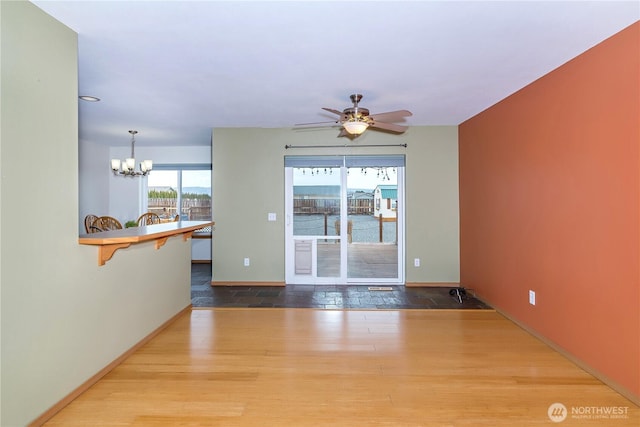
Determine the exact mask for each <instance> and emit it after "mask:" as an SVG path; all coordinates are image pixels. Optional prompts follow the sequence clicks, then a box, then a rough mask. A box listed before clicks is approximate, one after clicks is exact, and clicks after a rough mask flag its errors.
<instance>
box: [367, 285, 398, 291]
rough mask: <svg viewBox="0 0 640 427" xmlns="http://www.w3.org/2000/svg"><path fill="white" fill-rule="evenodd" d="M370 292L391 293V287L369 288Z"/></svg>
mask: <svg viewBox="0 0 640 427" xmlns="http://www.w3.org/2000/svg"><path fill="white" fill-rule="evenodd" d="M369 290H370V291H392V290H393V288H392V287H391V286H369Z"/></svg>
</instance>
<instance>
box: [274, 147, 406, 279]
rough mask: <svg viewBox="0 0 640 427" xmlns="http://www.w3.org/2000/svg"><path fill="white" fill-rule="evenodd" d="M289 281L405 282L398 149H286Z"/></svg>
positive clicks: (401, 165) (401, 175)
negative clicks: (350, 152)
mask: <svg viewBox="0 0 640 427" xmlns="http://www.w3.org/2000/svg"><path fill="white" fill-rule="evenodd" d="M285 176H286V188H285V193H286V197H285V201H286V206H285V210H286V227H285V230H286V245H285V250H286V274H285V276H286V282H287V283H291V284H293V283H296V284H349V283H389V284H401V283H403V282H404V271H403V268H402V267H403V266H404V261H403V260H404V251H403V244H404V234H403V230H404V223H403V217H402V206H403V203H404V200H403V197H402V196H403V193H404V191H403V188H404V187H403V184H404V157H403V156H287V157H286V161H285Z"/></svg>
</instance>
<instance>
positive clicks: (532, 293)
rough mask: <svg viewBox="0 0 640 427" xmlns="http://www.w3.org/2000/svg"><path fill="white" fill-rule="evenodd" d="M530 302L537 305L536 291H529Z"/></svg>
mask: <svg viewBox="0 0 640 427" xmlns="http://www.w3.org/2000/svg"><path fill="white" fill-rule="evenodd" d="M529 304H531V305H536V293H535V292H534V291H529Z"/></svg>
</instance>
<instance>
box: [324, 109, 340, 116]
mask: <svg viewBox="0 0 640 427" xmlns="http://www.w3.org/2000/svg"><path fill="white" fill-rule="evenodd" d="M322 109H323V110H325V111H328V112H330V113H333V114H337V115H339V116H341V115H342V111H338V110H334V109H333V108H326V107H322Z"/></svg>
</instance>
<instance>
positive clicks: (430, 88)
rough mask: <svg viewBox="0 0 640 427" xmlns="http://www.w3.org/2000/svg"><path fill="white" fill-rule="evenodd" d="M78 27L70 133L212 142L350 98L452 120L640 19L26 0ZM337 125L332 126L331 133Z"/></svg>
mask: <svg viewBox="0 0 640 427" xmlns="http://www.w3.org/2000/svg"><path fill="white" fill-rule="evenodd" d="M33 3H35V4H36V5H37V6H38V7H40V8H41V9H43V10H44V11H45V12H47V13H48V14H50V15H51V16H53V17H55V18H56V19H58V20H59V21H60V22H62V23H64V24H66V25H67V26H68V27H70V28H71V29H73V30H74V31H76V32H77V33H78V35H79V38H78V40H79V41H78V43H79V94H80V95H94V96H97V97H99V98H101V101H100V102H97V103H88V102H84V101H80V102H79V109H80V110H79V114H80V138H81V140H85V139H86V140H92V141H95V142H98V143H103V144H107V145H113V146H115V145H128V144H129V134H128V132H127V131H128V130H129V129H137V130H138V131H139V132H140V133H139V134H138V136H137V138H136V143H137V144H138V145H147V146H167V145H209V144H210V143H211V128H215V127H267V128H271V127H278V128H281V127H285V128H286V127H293V125H294V124H296V123H303V122H315V121H324V120H331V119H334V118H335V116H333V115H331V114H330V113H327V112H325V111H323V110H321V107H330V108H334V109H338V110H342V109H344V108H346V107H349V106H351V103H350V101H349V95H350V94H351V93H356V92H358V93H362V94H363V95H364V98H363V100H362V102H361V103H360V105H361V106H362V107H366V108H369V110H371V113H372V114H374V113H380V112H385V111H392V110H398V109H408V110H410V111H412V112H413V116H412V117H409V118H408V120H407V121H406V123H405V124H408V125H409V126H411V125H457V124H459V123H461V122H463V121H464V120H466V119H468V118H470V117H472V116H474V115H475V114H477V113H479V112H481V111H482V110H484V109H486V108H487V107H489V106H491V105H493V104H495V103H496V102H498V101H500V100H501V99H503V98H505V97H506V96H508V95H510V94H511V93H513V92H515V91H517V90H518V89H520V88H522V87H524V86H525V85H527V84H529V83H531V82H532V81H534V80H536V79H538V78H539V77H541V76H543V75H544V74H546V73H548V72H549V71H551V70H553V69H555V68H557V67H558V66H560V65H562V64H563V63H565V62H567V61H568V60H570V59H571V58H574V57H575V56H577V55H579V54H580V53H582V52H584V51H585V50H587V49H589V48H591V47H592V46H594V45H596V44H598V43H599V42H601V41H602V40H604V39H606V38H607V37H610V36H611V35H613V34H615V33H617V32H618V31H620V30H621V29H623V28H625V27H627V26H629V25H630V24H632V23H634V22H635V21H637V20H638V19H640V4H639V2H638V1H618V2H616V1H591V2H586V1H546V2H542V1H494V2H489V1H408V2H404V1H355V2H345V1H280V2H273V1H166V0H164V1H135V2H134V1H33ZM337 135H338V130H336V136H337Z"/></svg>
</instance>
